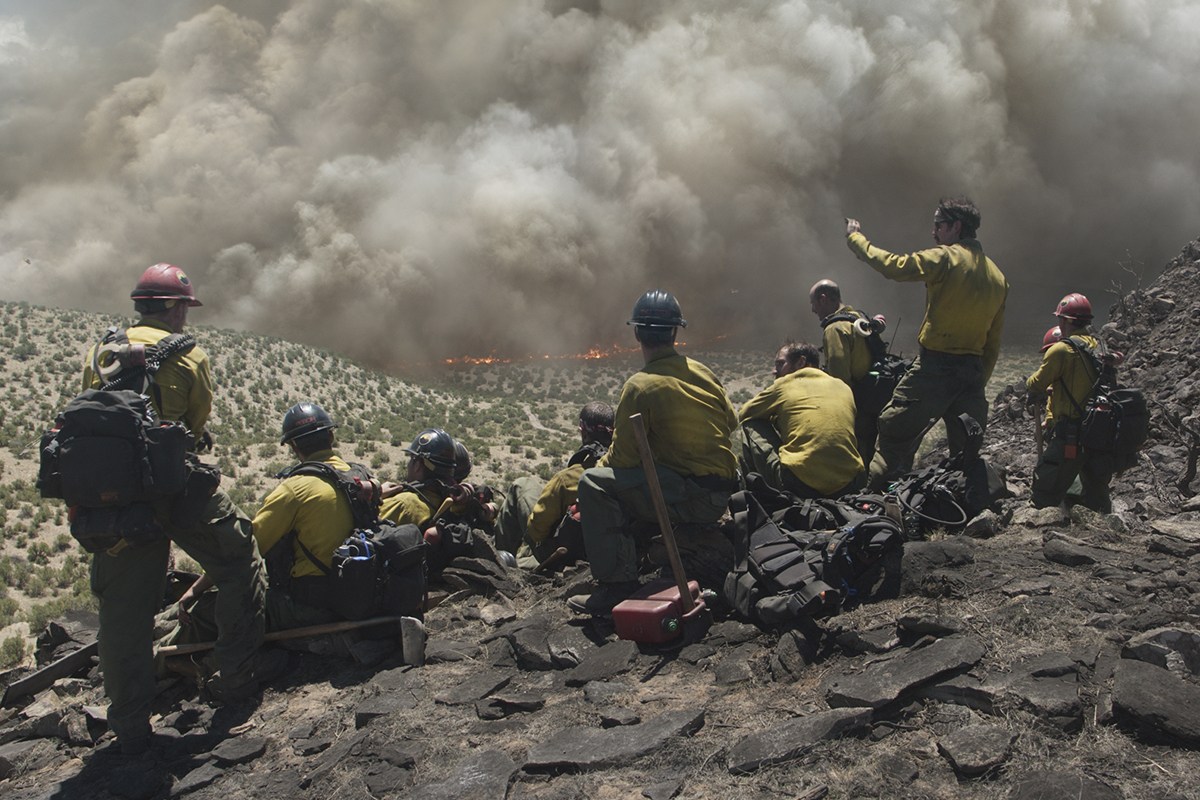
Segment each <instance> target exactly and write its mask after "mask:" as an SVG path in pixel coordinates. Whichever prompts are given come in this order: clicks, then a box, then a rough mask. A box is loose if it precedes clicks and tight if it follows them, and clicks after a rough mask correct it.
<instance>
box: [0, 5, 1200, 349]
mask: <svg viewBox="0 0 1200 800" xmlns="http://www.w3.org/2000/svg"><path fill="white" fill-rule="evenodd" d="M897 9H900V10H897ZM1197 41H1200V3H1197V2H1195V0H1190V1H1187V2H1185V0H1038V2H1032V1H1031V2H1014V0H1007V1H1003V2H1002V1H1001V0H972V2H948V0H928V1H926V0H909V2H905V3H888V2H881V1H880V0H846V1H845V2H822V1H820V0H813V1H812V2H768V0H760V1H759V2H753V1H750V2H738V3H730V2H727V0H710V2H702V1H701V0H687V1H685V0H679V1H677V2H665V1H664V2H645V0H593V2H577V3H572V2H566V1H565V0H558V1H557V2H552V1H550V0H543V1H535V0H512V1H511V2H499V0H496V1H495V2H488V0H437V1H436V2H435V1H434V0H430V2H417V1H416V0H408V1H407V2H403V1H401V0H372V1H367V0H359V1H358V2H354V0H347V2H340V3H330V2H327V0H297V1H296V2H290V3H288V2H278V1H277V0H251V1H250V2H243V3H231V4H230V5H229V6H220V5H212V4H211V3H207V2H184V1H183V0H155V2H150V0H92V2H89V3H78V2H77V1H76V0H70V1H68V0H36V2H34V0H0V297H3V298H6V299H21V300H29V301H31V302H35V303H39V304H46V305H60V306H72V307H80V308H86V309H91V310H96V311H106V312H115V313H123V312H125V311H127V310H128V309H129V307H130V306H129V300H128V293H129V290H130V289H131V288H132V283H133V281H134V280H135V279H136V277H137V275H138V274H139V273H140V272H141V270H142V269H143V268H144V267H146V266H148V265H150V264H152V263H154V262H156V261H170V262H173V263H177V264H179V265H181V266H183V267H184V269H186V270H187V272H188V273H189V275H191V276H192V278H193V279H194V280H195V282H196V285H197V287H198V289H199V293H200V296H201V297H202V299H203V300H204V302H205V306H204V308H202V309H198V313H196V314H195V315H194V317H193V321H197V322H204V323H210V324H215V325H222V326H231V327H239V328H245V329H251V330H255V331H259V332H264V333H269V334H273V335H277V336H281V337H285V338H289V339H295V340H300V341H305V342H309V343H313V344H317V345H321V346H324V347H328V348H331V349H335V350H338V351H341V352H343V353H347V354H349V355H352V356H355V357H358V358H360V359H364V360H367V361H370V362H372V363H376V364H381V365H389V364H390V365H396V364H410V363H415V362H420V361H426V360H430V359H433V358H436V357H442V356H454V355H461V354H467V353H471V354H482V353H487V352H488V351H490V350H492V349H496V350H498V351H500V352H503V353H513V352H537V353H541V352H576V351H580V350H585V349H587V348H588V347H589V346H592V345H597V344H601V345H603V344H607V343H611V342H614V341H616V342H621V343H627V342H628V340H629V338H630V334H629V332H628V330H627V329H626V328H625V327H624V325H623V322H624V320H625V319H626V318H627V316H628V313H629V310H630V308H631V306H632V304H633V302H634V300H635V299H636V298H637V297H638V295H640V294H641V293H642V292H643V291H644V290H646V289H649V288H655V287H661V288H665V289H669V290H671V291H673V292H675V293H676V294H677V295H678V296H679V298H680V301H681V302H682V304H683V308H684V313H685V316H687V317H688V318H689V320H690V321H691V323H692V324H691V327H689V329H688V331H687V337H686V338H687V339H688V341H689V342H691V343H694V344H706V343H709V342H711V341H713V340H714V339H716V338H717V337H721V336H725V337H728V338H726V339H724V341H727V342H729V343H730V344H733V345H742V346H756V347H761V348H762V349H764V350H771V349H773V347H774V346H775V345H776V344H777V342H778V341H779V340H781V339H783V338H784V337H787V336H794V337H799V338H808V339H812V338H816V337H817V336H818V335H819V333H818V330H819V329H818V326H817V324H816V320H815V319H814V318H813V316H812V314H811V313H810V311H809V309H808V301H807V289H808V287H809V286H810V285H811V284H812V283H813V282H814V281H816V280H817V279H819V278H822V277H832V278H834V279H835V280H837V281H839V282H840V283H841V284H842V285H843V289H844V293H845V295H846V297H847V299H848V300H849V301H850V302H852V303H853V304H855V305H857V306H859V307H863V308H864V309H865V310H868V311H871V312H883V313H885V314H887V315H888V317H889V318H890V319H891V320H892V321H893V322H895V321H896V320H897V318H901V317H902V318H903V319H904V322H903V323H901V325H900V341H901V342H902V343H904V344H906V345H908V346H909V347H911V344H910V342H911V338H912V337H913V336H914V335H915V331H916V328H917V323H918V321H919V317H920V313H921V307H922V304H923V300H924V290H923V288H922V287H921V286H919V285H908V284H893V283H888V282H887V281H885V280H884V279H883V278H881V277H879V276H878V275H876V274H875V273H874V272H872V271H871V270H870V269H869V268H867V267H866V266H865V265H862V264H861V263H859V262H857V261H855V260H854V258H853V257H852V256H851V255H850V253H849V251H848V250H847V249H846V247H845V244H844V234H843V224H842V218H843V216H845V215H851V216H855V217H858V218H859V219H861V220H862V223H863V229H864V232H865V233H866V234H867V235H868V237H870V238H871V239H872V240H873V241H874V242H875V243H876V244H878V245H880V246H882V247H885V248H888V249H891V250H896V251H908V250H914V249H918V248H923V247H926V246H928V245H929V244H931V239H930V232H929V231H930V219H931V216H932V212H933V208H934V205H935V203H936V200H937V198H938V197H939V196H940V195H944V194H959V193H966V194H969V195H971V196H972V197H973V198H974V199H975V200H976V202H977V203H978V204H979V206H980V208H981V210H982V212H983V225H982V227H981V228H980V239H981V240H982V242H983V244H984V247H985V249H986V250H987V251H988V253H989V254H990V255H991V256H992V257H993V258H994V259H995V260H996V262H997V263H998V264H999V265H1000V267H1001V269H1003V270H1004V271H1005V273H1006V274H1007V275H1008V277H1009V280H1010V282H1011V283H1012V287H1013V288H1012V294H1011V296H1010V298H1009V313H1008V320H1009V321H1008V325H1007V328H1008V330H1007V331H1006V334H1007V335H1006V339H1007V341H1009V342H1010V343H1012V344H1020V343H1023V342H1026V341H1027V342H1028V343H1029V346H1030V347H1031V348H1036V347H1037V346H1038V345H1039V344H1040V341H1041V336H1042V333H1043V332H1044V330H1045V328H1046V327H1048V326H1049V325H1051V324H1052V323H1053V320H1052V318H1051V315H1050V312H1051V310H1052V309H1053V307H1054V304H1055V302H1056V301H1057V300H1058V298H1059V297H1060V296H1061V295H1063V294H1065V293H1066V292H1068V291H1082V292H1084V293H1086V294H1088V295H1090V296H1091V297H1092V300H1093V302H1094V303H1095V304H1096V305H1097V306H1099V307H1100V308H1107V307H1108V305H1109V304H1110V303H1111V301H1112V297H1111V295H1110V294H1109V292H1110V290H1111V288H1112V285H1113V283H1114V282H1118V283H1121V284H1123V285H1125V286H1126V287H1127V288H1128V287H1132V285H1133V283H1134V282H1135V278H1133V277H1131V275H1130V274H1129V273H1127V272H1126V271H1125V270H1124V269H1123V268H1122V265H1123V264H1132V265H1133V268H1134V271H1135V272H1136V271H1138V270H1141V269H1144V270H1145V272H1146V277H1147V280H1149V278H1150V277H1152V276H1153V275H1155V274H1157V272H1158V271H1159V270H1160V269H1161V267H1162V266H1163V264H1164V263H1165V262H1166V261H1167V260H1168V259H1169V258H1171V257H1173V256H1174V255H1175V254H1176V253H1177V252H1178V251H1179V249H1180V247H1181V246H1182V245H1183V244H1184V243H1185V242H1187V241H1188V240H1190V239H1192V238H1195V237H1196V236H1197V235H1200V180H1198V178H1200V147H1198V146H1197V144H1196V139H1197V131H1200V80H1198V79H1197V76H1200V63H1198V62H1200V48H1197V47H1196V42H1197Z"/></svg>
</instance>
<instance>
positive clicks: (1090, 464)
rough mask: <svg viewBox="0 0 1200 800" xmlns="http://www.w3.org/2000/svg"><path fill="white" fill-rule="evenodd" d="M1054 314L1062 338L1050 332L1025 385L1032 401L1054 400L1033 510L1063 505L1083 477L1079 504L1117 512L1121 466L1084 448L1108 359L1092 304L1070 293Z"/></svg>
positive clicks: (1035, 482)
mask: <svg viewBox="0 0 1200 800" xmlns="http://www.w3.org/2000/svg"><path fill="white" fill-rule="evenodd" d="M1054 313H1055V316H1056V317H1057V318H1058V336H1057V337H1055V336H1054V330H1055V329H1053V328H1052V329H1051V330H1049V331H1047V332H1046V336H1045V337H1044V338H1043V342H1044V346H1043V347H1042V353H1043V355H1042V363H1041V366H1039V367H1038V369H1037V371H1036V372H1034V373H1033V374H1032V375H1030V376H1029V378H1028V380H1026V382H1025V386H1026V390H1027V391H1028V392H1029V397H1030V399H1031V400H1036V399H1038V398H1041V397H1044V396H1045V395H1047V394H1048V395H1049V399H1048V400H1047V403H1046V421H1045V423H1044V429H1045V430H1046V432H1047V433H1046V446H1045V450H1044V451H1043V452H1042V455H1041V458H1040V459H1039V460H1038V464H1037V467H1036V468H1035V469H1034V473H1033V498H1032V499H1033V505H1034V506H1035V507H1036V508H1048V507H1050V506H1057V505H1060V504H1061V503H1062V502H1063V501H1064V500H1066V498H1067V492H1068V491H1070V489H1071V485H1072V484H1073V483H1074V482H1075V479H1076V478H1077V477H1078V478H1079V482H1080V484H1081V485H1082V487H1083V495H1082V497H1081V499H1080V501H1079V502H1080V503H1081V504H1082V505H1085V506H1087V507H1088V508H1091V509H1093V510H1095V511H1099V512H1101V513H1105V514H1107V513H1109V512H1111V511H1112V498H1111V496H1110V495H1109V486H1108V485H1109V482H1110V481H1111V480H1112V476H1113V473H1114V472H1115V471H1116V466H1117V465H1116V463H1115V461H1114V458H1113V456H1112V454H1110V453H1092V452H1089V451H1088V450H1087V449H1085V448H1083V447H1080V446H1079V437H1080V433H1081V421H1082V419H1083V412H1084V408H1085V407H1086V406H1087V402H1088V398H1090V397H1091V394H1092V391H1093V389H1094V387H1095V386H1096V384H1097V381H1098V380H1099V379H1100V374H1099V369H1098V365H1099V364H1100V363H1101V361H1100V360H1101V359H1103V358H1104V357H1105V356H1106V355H1108V354H1107V353H1106V351H1105V350H1104V345H1103V344H1102V343H1101V342H1100V340H1099V339H1098V338H1097V337H1096V335H1095V334H1094V333H1093V332H1092V329H1091V324H1092V304H1091V302H1090V301H1089V300H1088V299H1087V298H1086V297H1084V296H1083V295H1081V294H1078V293H1072V294H1069V295H1067V296H1066V297H1064V298H1063V299H1062V300H1060V301H1059V303H1058V307H1057V308H1056V309H1055V312H1054ZM1056 339H1057V340H1056Z"/></svg>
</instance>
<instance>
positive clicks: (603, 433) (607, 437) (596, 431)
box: [579, 400, 616, 444]
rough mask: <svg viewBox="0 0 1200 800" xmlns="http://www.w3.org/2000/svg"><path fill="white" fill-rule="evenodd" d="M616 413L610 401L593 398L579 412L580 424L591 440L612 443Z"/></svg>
mask: <svg viewBox="0 0 1200 800" xmlns="http://www.w3.org/2000/svg"><path fill="white" fill-rule="evenodd" d="M615 420H616V413H615V412H614V411H613V407H612V406H610V405H609V404H608V403H604V402H601V401H599V400H593V401H592V402H590V403H588V404H587V405H586V406H584V407H583V409H582V410H581V411H580V412H579V424H580V425H581V426H582V427H583V432H584V434H585V435H586V436H587V437H588V440H589V441H593V442H600V444H612V435H613V424H614V422H615Z"/></svg>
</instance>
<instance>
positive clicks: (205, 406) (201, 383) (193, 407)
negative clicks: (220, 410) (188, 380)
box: [187, 358, 213, 442]
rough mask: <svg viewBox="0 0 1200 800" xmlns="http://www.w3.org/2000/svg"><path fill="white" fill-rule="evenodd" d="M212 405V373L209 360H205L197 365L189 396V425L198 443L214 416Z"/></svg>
mask: <svg viewBox="0 0 1200 800" xmlns="http://www.w3.org/2000/svg"><path fill="white" fill-rule="evenodd" d="M212 403H213V383H212V371H211V370H210V369H209V366H208V359H207V358H205V359H202V360H201V361H200V363H199V364H197V365H196V374H195V380H193V381H192V387H191V391H190V392H189V396H188V412H187V417H188V418H187V423H188V427H189V428H190V429H191V431H192V436H193V438H195V440H196V441H197V442H198V441H200V437H201V435H202V434H203V433H204V426H205V425H206V424H208V417H209V415H210V414H212Z"/></svg>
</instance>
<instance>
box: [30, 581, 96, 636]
mask: <svg viewBox="0 0 1200 800" xmlns="http://www.w3.org/2000/svg"><path fill="white" fill-rule="evenodd" d="M85 584H86V582H85ZM95 608H96V598H95V597H93V596H92V594H91V593H90V592H88V591H87V586H86V585H84V586H83V588H82V591H80V586H79V584H78V583H77V584H76V585H75V586H74V587H73V588H72V591H71V593H70V594H65V595H62V596H61V597H56V598H55V599H53V600H48V601H46V602H45V603H37V604H35V605H33V606H31V607H30V608H29V610H28V611H26V612H25V620H26V621H27V622H28V623H29V630H31V631H40V630H42V628H45V627H46V623H47V622H49V621H50V620H52V619H58V618H59V617H61V616H62V615H63V614H65V613H67V612H68V611H74V610H77V609H93V610H94V609H95Z"/></svg>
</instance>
